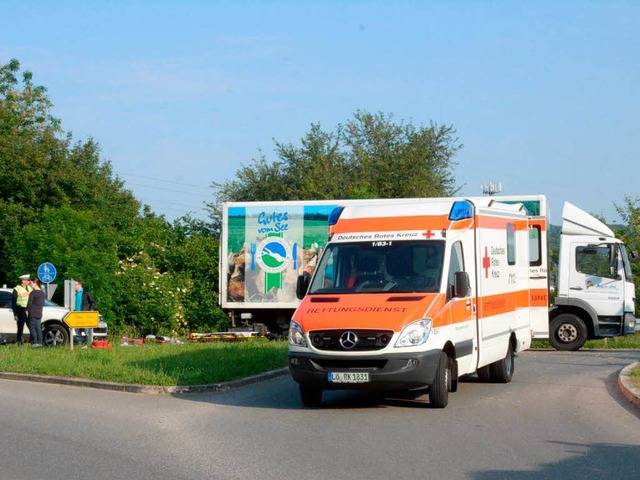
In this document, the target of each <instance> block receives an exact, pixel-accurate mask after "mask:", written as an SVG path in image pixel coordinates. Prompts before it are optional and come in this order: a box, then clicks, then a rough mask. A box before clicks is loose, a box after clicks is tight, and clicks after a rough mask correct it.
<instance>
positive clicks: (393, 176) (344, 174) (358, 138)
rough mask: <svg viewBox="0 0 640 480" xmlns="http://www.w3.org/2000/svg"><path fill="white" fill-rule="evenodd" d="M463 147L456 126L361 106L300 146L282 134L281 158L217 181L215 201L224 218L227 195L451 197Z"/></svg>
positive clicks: (214, 208) (215, 213) (262, 160)
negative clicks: (417, 120) (407, 120)
mask: <svg viewBox="0 0 640 480" xmlns="http://www.w3.org/2000/svg"><path fill="white" fill-rule="evenodd" d="M461 147H462V145H460V144H459V143H458V139H457V138H456V137H455V130H454V129H453V127H451V126H438V125H437V124H435V123H431V124H430V125H429V126H428V127H422V126H421V127H415V126H414V125H412V124H410V123H405V122H400V123H394V121H393V116H392V115H391V114H383V113H377V114H371V113H367V112H362V111H358V112H356V113H355V115H354V116H353V118H352V119H350V120H349V121H348V122H347V123H346V125H344V126H343V125H338V127H337V129H336V131H335V132H333V133H330V132H325V131H323V130H322V128H321V127H320V125H319V124H312V125H311V129H310V131H309V132H308V133H307V134H306V135H305V136H304V137H303V138H302V139H301V145H300V146H295V145H291V144H282V143H279V142H277V141H276V142H275V151H276V155H277V160H275V161H273V162H269V161H267V159H266V157H265V156H264V155H262V154H261V156H260V158H259V159H258V160H253V161H252V163H251V164H249V165H243V166H241V167H240V168H239V169H238V172H237V174H236V179H235V180H230V181H227V182H224V183H222V184H218V183H214V184H213V185H212V187H213V190H214V196H215V202H214V203H212V204H210V205H209V208H210V210H211V212H212V217H213V219H214V221H219V207H220V204H221V203H222V202H224V201H267V200H312V199H316V200H318V199H345V198H403V197H438V196H450V195H453V194H455V192H457V190H458V189H457V187H456V185H455V177H454V175H453V167H454V165H455V163H454V162H453V157H454V156H455V154H456V153H457V151H458V150H459V149H460V148H461Z"/></svg>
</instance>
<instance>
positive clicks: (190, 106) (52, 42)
mask: <svg viewBox="0 0 640 480" xmlns="http://www.w3.org/2000/svg"><path fill="white" fill-rule="evenodd" d="M1 5H2V9H1V10H2V14H1V15H0V64H5V63H7V62H8V61H9V60H10V59H12V58H16V59H18V60H19V62H20V64H21V67H22V69H23V70H28V71H31V72H32V73H33V75H34V82H35V83H36V84H39V85H43V86H45V87H46V88H47V90H48V93H49V96H50V98H51V100H52V101H53V104H54V108H53V112H52V113H53V115H54V116H55V117H57V118H60V119H61V120H62V127H63V129H64V130H65V131H68V132H69V131H70V132H72V133H73V137H74V139H75V140H78V141H85V140H87V139H89V138H93V139H95V140H96V141H97V142H98V143H99V144H100V145H101V148H102V158H103V159H104V160H106V161H109V162H111V164H112V166H113V170H114V173H115V174H116V175H118V176H119V177H120V178H121V179H123V180H124V181H125V182H126V183H125V184H126V187H127V188H129V189H130V190H132V191H133V193H134V194H135V196H136V197H137V198H138V199H139V200H141V201H142V202H143V203H145V204H148V205H149V206H150V207H151V209H152V210H153V211H154V212H156V213H158V214H163V215H165V216H166V217H167V219H169V220H174V219H176V218H179V217H181V216H182V215H184V214H186V213H191V214H192V215H193V216H195V217H197V218H206V211H205V210H204V205H205V203H207V202H211V201H212V200H213V196H212V190H211V184H212V182H218V183H221V182H224V181H227V180H230V179H234V178H235V174H236V172H237V171H238V169H239V168H240V166H241V165H250V164H251V162H252V160H253V159H258V158H260V156H261V155H264V156H265V157H266V158H267V160H270V161H272V160H276V156H275V152H274V147H275V143H274V142H275V141H277V142H280V143H288V144H294V145H300V139H301V138H302V137H303V136H304V135H305V134H306V133H308V132H309V130H310V127H311V125H312V124H314V123H318V124H320V126H321V127H322V129H323V130H325V131H330V132H331V131H335V129H336V127H337V126H338V125H339V124H344V123H346V122H347V121H348V120H349V119H350V118H352V117H353V114H354V113H355V112H357V111H358V110H362V111H367V112H370V113H377V112H383V113H385V114H391V115H393V119H394V121H396V122H406V123H412V124H413V125H414V126H416V127H420V126H429V125H430V124H431V123H432V122H433V123H436V124H438V125H449V126H452V127H453V128H455V130H456V135H457V137H458V139H459V142H460V143H461V144H462V145H463V148H462V149H461V150H460V151H459V153H458V154H457V155H456V157H455V158H454V161H455V162H456V165H455V168H454V171H453V172H454V175H455V178H456V181H457V185H458V186H459V187H460V191H459V194H460V195H462V196H479V195H481V194H482V189H481V185H483V184H488V183H489V182H492V181H493V182H501V185H502V193H503V194H508V195H518V194H528V195H532V194H545V195H547V196H548V198H549V204H550V208H551V221H552V223H555V224H559V223H560V221H561V220H560V218H561V217H560V215H561V210H562V205H563V202H564V201H569V202H571V203H574V204H575V205H577V206H578V207H580V208H582V209H584V210H586V211H588V212H591V213H595V214H598V215H602V216H604V217H605V219H606V220H607V221H608V222H610V223H615V222H616V221H618V220H619V215H618V214H617V212H616V208H615V205H624V201H625V196H629V197H631V198H633V199H635V198H637V197H639V196H640V193H639V188H638V184H639V182H638V175H637V170H638V166H639V163H638V160H637V152H638V144H637V141H638V138H639V137H640V135H639V133H640V132H639V131H638V130H639V127H640V122H639V120H640V119H639V116H640V2H639V1H613V0H611V1H593V0H592V1H589V0H576V1H569V0H567V1H562V0H553V1H551V0H550V1H545V0H538V1H519V2H513V1H490V0H489V1H455V0H450V1H427V0H423V1H401V0H396V1H374V0H369V1H349V0H341V1H335V0H324V1H302V0H297V1H293V0H292V1H275V0H274V1H265V0H263V1H258V0H246V1H241V0H235V1H231V0H228V1H214V0H208V1H204V0H203V1H195V0H180V1H178V0H156V1H101V0H94V1H89V0H85V1H65V0H56V1H55V2H51V1H30V0H3V1H2V3H1Z"/></svg>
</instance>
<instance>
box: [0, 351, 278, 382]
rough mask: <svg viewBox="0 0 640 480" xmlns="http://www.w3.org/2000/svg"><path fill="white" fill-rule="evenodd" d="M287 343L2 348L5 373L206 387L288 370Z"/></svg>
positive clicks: (1, 362) (1, 356)
mask: <svg viewBox="0 0 640 480" xmlns="http://www.w3.org/2000/svg"><path fill="white" fill-rule="evenodd" d="M287 349H288V346H287V343H286V342H283V341H277V342H269V341H267V340H261V339H259V340H251V341H247V342H242V343H214V342H211V343H184V344H181V345H173V344H144V345H139V346H130V347H120V346H116V345H114V346H113V347H112V348H108V349H85V350H83V349H78V348H76V349H74V350H73V351H71V350H69V349H68V348H32V347H30V346H27V345H24V346H18V345H15V344H14V345H5V346H3V347H1V348H0V365H2V367H1V370H2V371H4V372H16V373H27V374H37V375H52V376H61V377H75V378H90V379H93V380H104V381H108V382H121V383H131V384H141V385H161V386H174V385H206V384H210V383H219V382H226V381H230V380H236V379H239V378H245V377H249V376H251V375H257V374H259V373H263V372H267V371H270V370H274V369H277V368H282V367H286V366H287Z"/></svg>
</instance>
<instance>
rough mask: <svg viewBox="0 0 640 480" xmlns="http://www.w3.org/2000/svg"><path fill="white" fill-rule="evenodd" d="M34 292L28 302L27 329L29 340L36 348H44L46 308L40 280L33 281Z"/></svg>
mask: <svg viewBox="0 0 640 480" xmlns="http://www.w3.org/2000/svg"><path fill="white" fill-rule="evenodd" d="M31 288H33V290H32V292H31V293H30V294H29V301H28V302H27V327H29V338H30V339H31V343H32V344H33V346H34V347H41V346H42V309H43V308H44V292H43V291H42V288H41V284H40V280H38V279H37V278H36V279H34V280H31Z"/></svg>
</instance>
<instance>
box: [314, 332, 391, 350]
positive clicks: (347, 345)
mask: <svg viewBox="0 0 640 480" xmlns="http://www.w3.org/2000/svg"><path fill="white" fill-rule="evenodd" d="M391 337H393V331H391V330H325V331H313V332H310V333H309V338H310V339H311V344H312V345H313V346H314V347H315V348H317V349H318V350H328V351H338V352H366V351H374V350H382V349H383V348H385V347H386V346H387V345H388V344H389V342H390V341H391Z"/></svg>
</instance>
